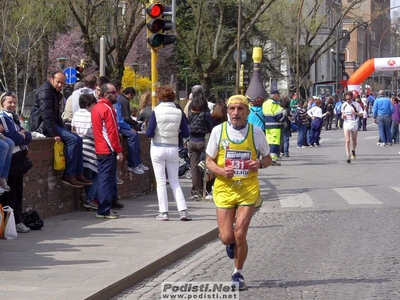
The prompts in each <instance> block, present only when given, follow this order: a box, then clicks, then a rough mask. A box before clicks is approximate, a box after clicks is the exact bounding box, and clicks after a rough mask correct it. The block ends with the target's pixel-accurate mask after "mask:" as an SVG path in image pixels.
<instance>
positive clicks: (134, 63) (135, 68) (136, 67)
mask: <svg viewBox="0 0 400 300" xmlns="http://www.w3.org/2000/svg"><path fill="white" fill-rule="evenodd" d="M131 66H132V69H133V71H134V72H135V91H136V90H137V86H136V77H137V74H136V73H137V70H138V68H139V64H138V63H137V62H133V63H132V64H131Z"/></svg>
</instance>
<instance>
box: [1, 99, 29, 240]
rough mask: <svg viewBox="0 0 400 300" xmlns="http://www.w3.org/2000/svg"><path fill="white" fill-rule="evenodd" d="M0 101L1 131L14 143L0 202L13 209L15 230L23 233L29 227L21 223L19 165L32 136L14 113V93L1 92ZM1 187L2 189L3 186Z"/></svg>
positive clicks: (21, 195)
mask: <svg viewBox="0 0 400 300" xmlns="http://www.w3.org/2000/svg"><path fill="white" fill-rule="evenodd" d="M0 103H1V107H2V111H1V113H0V123H1V124H2V126H3V127H4V131H3V133H4V135H5V136H6V137H7V139H10V140H12V142H13V143H14V145H15V147H14V146H13V147H10V148H9V152H11V153H13V154H12V157H11V158H10V160H9V161H10V162H11V164H10V168H9V174H8V185H9V187H10V190H9V192H8V193H5V194H3V195H2V196H1V197H0V202H1V204H2V205H3V206H6V205H9V206H10V207H11V208H12V209H13V210H14V218H15V224H16V229H17V232H21V233H25V232H29V231H30V228H29V227H26V226H25V225H24V223H22V221H23V220H22V198H23V191H24V179H23V177H24V173H23V171H22V170H21V168H20V166H21V163H22V162H23V161H24V160H25V158H26V155H27V152H28V147H27V146H26V145H27V144H29V143H30V142H31V141H32V136H31V133H30V132H26V131H25V130H24V129H23V128H22V127H21V124H20V121H19V117H18V116H17V114H16V113H15V110H16V108H17V99H16V96H15V94H14V93H12V92H6V93H4V94H2V95H1V97H0ZM10 145H11V144H10ZM2 156H3V155H2ZM3 157H5V158H6V159H9V156H8V155H7V156H5V155H4V156H3ZM2 177H3V175H2ZM3 178H4V177H3ZM3 184H4V182H3ZM2 188H3V189H4V187H3V186H2Z"/></svg>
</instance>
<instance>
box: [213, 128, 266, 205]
mask: <svg viewBox="0 0 400 300" xmlns="http://www.w3.org/2000/svg"><path fill="white" fill-rule="evenodd" d="M249 160H257V150H256V147H255V144H254V131H253V125H252V124H248V130H247V135H246V137H245V139H244V140H243V141H241V142H233V141H232V140H230V139H229V136H228V132H227V123H226V122H225V123H223V124H222V129H221V138H220V141H219V145H218V154H217V160H216V162H217V165H218V166H219V167H221V168H224V167H225V166H231V165H232V166H233V167H234V176H233V178H231V179H228V178H225V177H224V176H220V175H217V177H216V179H215V183H214V192H213V198H214V202H215V205H216V206H217V207H219V208H234V207H236V206H238V205H253V204H254V203H255V202H256V200H257V198H258V195H259V185H258V178H257V174H258V172H251V171H250V169H249V163H248V161H249Z"/></svg>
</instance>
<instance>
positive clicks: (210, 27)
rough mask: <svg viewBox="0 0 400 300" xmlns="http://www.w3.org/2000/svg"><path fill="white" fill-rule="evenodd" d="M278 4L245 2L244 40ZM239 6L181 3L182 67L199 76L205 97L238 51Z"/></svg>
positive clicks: (221, 0)
mask: <svg viewBox="0 0 400 300" xmlns="http://www.w3.org/2000/svg"><path fill="white" fill-rule="evenodd" d="M275 1H276V0H266V1H262V0H256V1H251V2H250V1H245V2H243V16H242V22H241V25H242V26H241V27H242V28H241V38H240V39H241V40H242V41H244V40H245V37H246V36H247V35H248V34H249V33H250V32H251V31H252V30H253V29H254V25H255V24H256V22H257V21H258V20H259V19H260V17H261V16H262V15H263V14H264V13H265V12H266V11H267V9H268V8H269V7H270V6H271V5H272V3H274V2H275ZM237 20H238V9H237V2H236V1H232V0H218V1H194V0H187V1H180V2H179V4H178V12H177V22H178V23H177V33H178V43H179V44H178V45H179V47H178V56H179V61H180V63H181V65H185V66H191V68H192V72H196V73H197V75H198V77H199V79H200V81H201V85H202V86H203V90H204V93H205V95H206V96H207V97H208V96H209V95H210V89H211V83H212V82H213V81H214V80H216V79H217V78H222V77H223V74H224V73H225V68H226V67H227V65H228V63H229V62H230V60H231V59H232V56H233V52H234V51H235V50H236V49H237V27H238V26H237V24H238V22H237Z"/></svg>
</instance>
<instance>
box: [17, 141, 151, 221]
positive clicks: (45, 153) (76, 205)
mask: <svg viewBox="0 0 400 300" xmlns="http://www.w3.org/2000/svg"><path fill="white" fill-rule="evenodd" d="M53 145H54V139H50V138H46V139H34V140H33V141H32V143H30V144H29V157H30V159H31V160H32V162H33V168H32V169H30V170H29V172H28V173H27V174H26V175H25V177H24V199H23V204H22V205H23V209H25V208H27V207H32V208H33V209H35V210H37V211H38V213H39V215H40V216H41V217H44V218H46V217H51V216H55V215H60V214H65V213H68V212H72V211H74V210H78V209H81V205H82V200H83V199H84V196H85V192H84V189H83V188H73V187H70V186H68V185H66V184H64V183H62V182H61V177H62V171H54V169H53ZM122 145H123V148H124V153H123V154H124V161H123V162H118V177H119V178H120V179H122V180H123V181H124V183H123V184H122V185H118V196H119V198H120V199H123V198H133V197H137V196H140V195H143V194H146V193H149V192H151V191H153V190H154V189H153V175H152V174H153V173H152V168H151V159H150V140H149V139H148V138H147V137H146V136H145V135H144V134H140V149H141V158H142V163H143V164H144V165H146V166H148V167H149V168H150V171H146V172H145V174H143V175H137V174H135V173H132V172H128V171H127V170H126V164H127V158H128V153H127V150H126V149H127V145H126V139H122Z"/></svg>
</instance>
